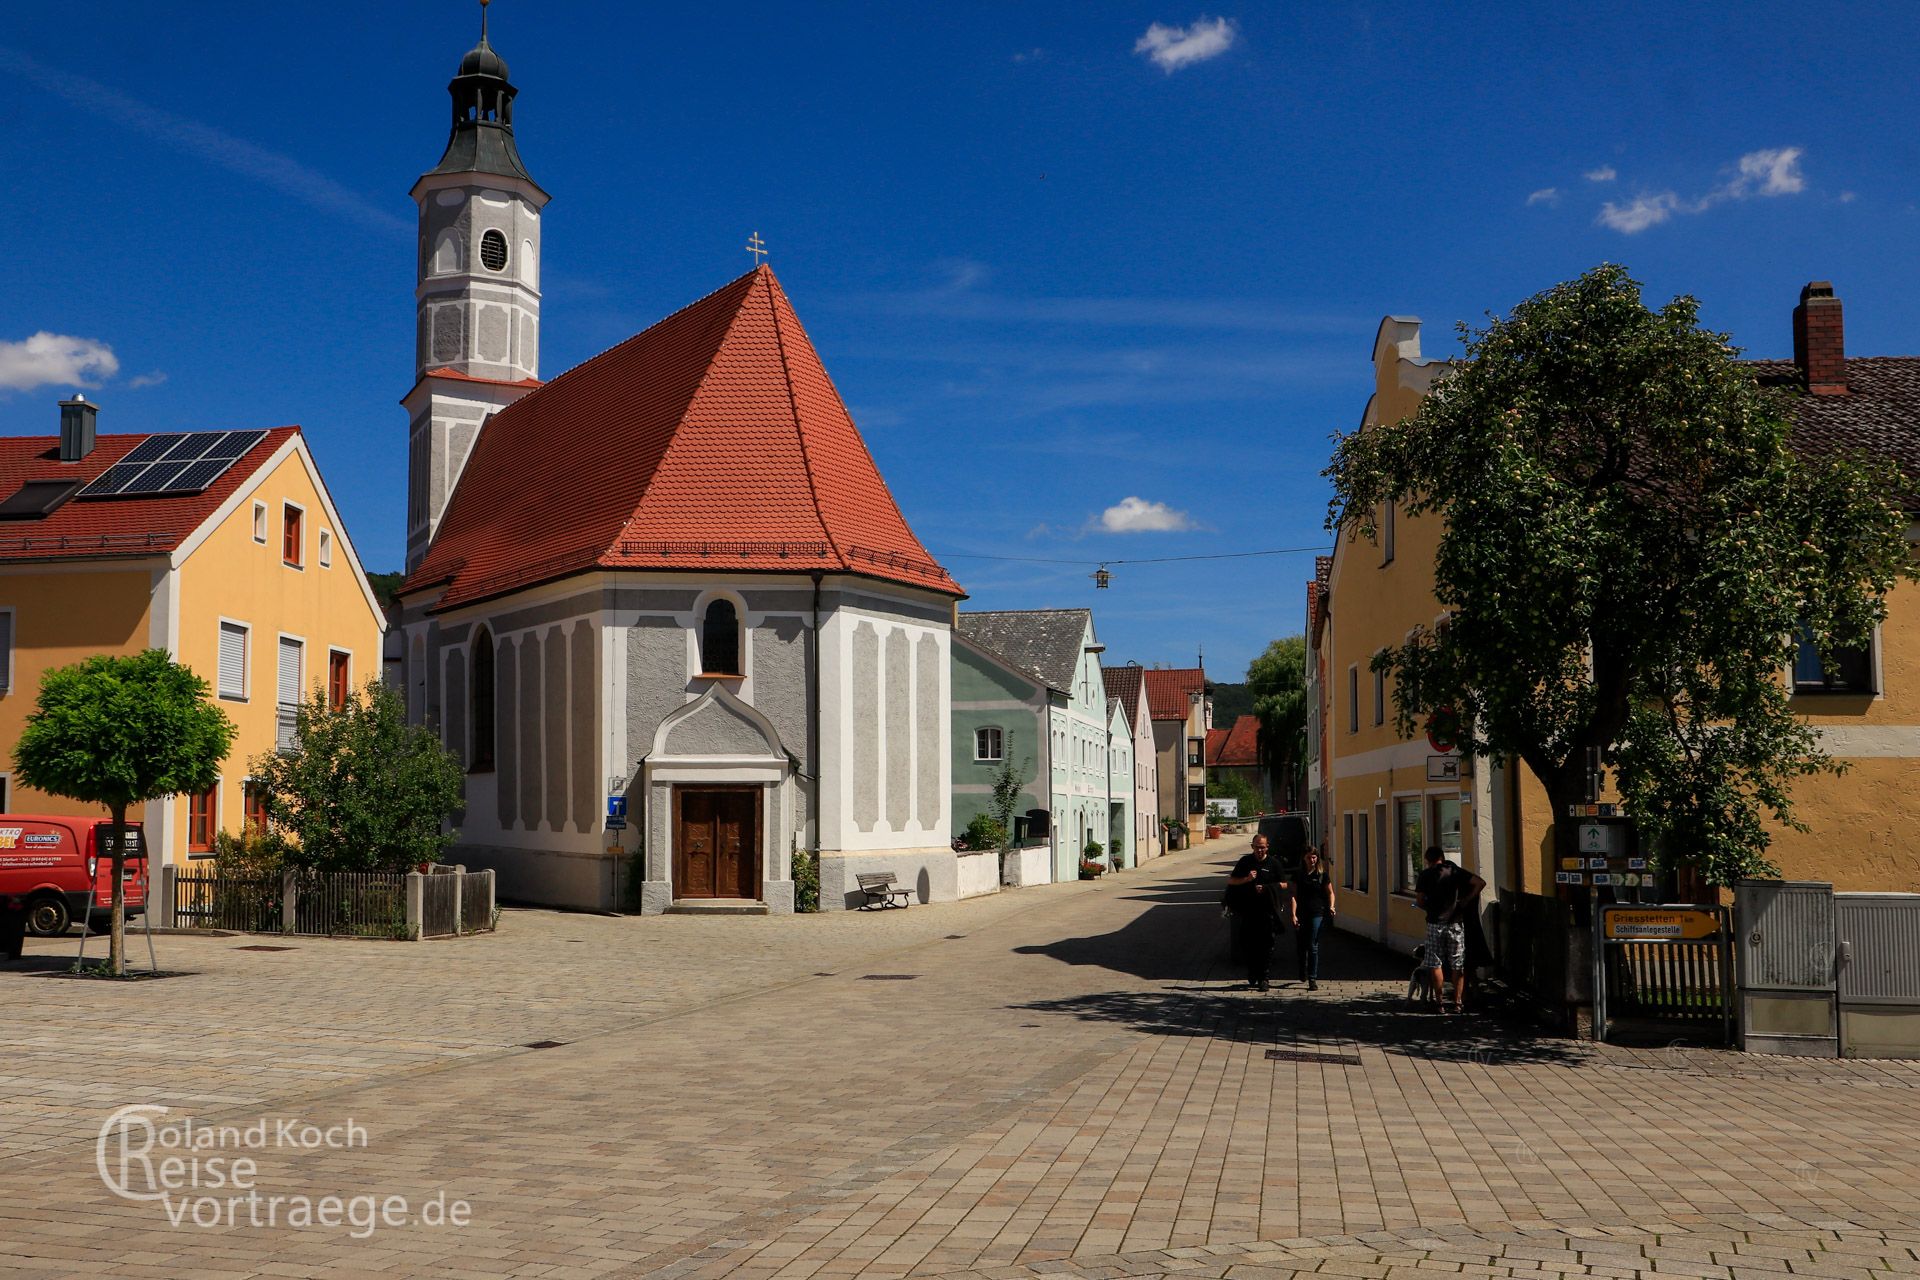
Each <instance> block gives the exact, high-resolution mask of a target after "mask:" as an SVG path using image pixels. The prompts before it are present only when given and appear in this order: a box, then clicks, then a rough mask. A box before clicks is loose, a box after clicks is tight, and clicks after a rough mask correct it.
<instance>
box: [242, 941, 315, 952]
mask: <svg viewBox="0 0 1920 1280" xmlns="http://www.w3.org/2000/svg"><path fill="white" fill-rule="evenodd" d="M299 949H300V948H298V947H270V946H267V945H266V944H265V943H262V942H256V943H254V944H253V945H252V946H250V947H235V948H234V950H235V951H298V950H299Z"/></svg>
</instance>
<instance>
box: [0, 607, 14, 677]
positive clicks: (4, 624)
mask: <svg viewBox="0 0 1920 1280" xmlns="http://www.w3.org/2000/svg"><path fill="white" fill-rule="evenodd" d="M12 692H13V610H11V609H0V695H4V694H9V693H12Z"/></svg>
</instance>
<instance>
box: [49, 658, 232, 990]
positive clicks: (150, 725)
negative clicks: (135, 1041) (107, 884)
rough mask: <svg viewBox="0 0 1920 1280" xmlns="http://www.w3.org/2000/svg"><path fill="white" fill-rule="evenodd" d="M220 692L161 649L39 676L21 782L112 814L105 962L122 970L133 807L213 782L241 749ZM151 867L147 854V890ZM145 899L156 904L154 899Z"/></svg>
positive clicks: (116, 973) (88, 661) (117, 973)
mask: <svg viewBox="0 0 1920 1280" xmlns="http://www.w3.org/2000/svg"><path fill="white" fill-rule="evenodd" d="M212 692H213V690H212V688H211V687H210V686H209V685H208V684H207V682H206V681H205V680H202V679H201V678H200V677H199V676H197V675H195V674H194V673H193V671H192V669H191V668H188V667H185V666H182V665H181V664H180V663H177V662H175V661H173V660H172V659H171V658H169V657H168V656H167V655H166V653H165V652H164V651H163V650H160V649H149V650H147V651H146V652H145V653H139V654H134V655H132V656H131V657H111V656H106V655H102V656H99V657H93V658H88V659H86V660H85V661H84V662H78V663H75V664H74V665H72V666H70V667H60V668H58V669H57V670H53V671H49V672H47V673H46V674H45V675H44V676H42V677H41V678H40V697H39V701H38V703H37V705H36V709H35V710H34V712H33V714H31V715H30V716H28V717H27V725H26V728H25V730H23V731H22V732H21V734H20V741H19V743H18V744H17V745H16V746H15V747H14V752H13V762H14V763H13V767H14V774H15V777H16V778H17V779H18V781H19V782H20V783H22V784H23V785H25V786H29V787H32V788H33V789H34V790H36V791H44V792H46V793H47V794H48V795H56V796H65V797H66V798H67V799H69V800H78V801H80V802H81V803H82V804H97V805H101V806H103V807H104V808H105V809H106V810H107V813H108V814H109V815H110V816H111V817H112V819H113V827H112V840H113V846H112V857H113V872H112V874H113V924H112V940H111V942H110V943H109V945H108V951H107V963H108V966H109V968H110V969H111V971H112V972H113V974H114V976H115V977H119V976H121V975H123V974H125V973H126V971H127V949H126V938H127V913H126V886H125V884H124V883H123V881H124V875H123V873H124V870H125V867H126V849H127V810H129V809H131V808H132V807H133V806H135V805H138V804H145V803H146V802H147V801H149V800H160V799H164V798H166V797H168V796H174V795H180V794H182V793H189V794H191V793H196V792H201V791H205V790H207V789H208V788H209V787H211V786H213V784H214V781H215V779H216V778H218V777H219V773H220V762H221V761H223V760H225V759H226V758H227V752H229V751H230V750H232V749H233V735H234V728H233V722H232V721H231V720H229V719H227V717H226V713H225V712H223V711H221V710H220V708H219V707H217V706H215V705H214V703H213V700H212V698H211V696H210V695H211V694H212ZM162 856H164V851H163V854H162ZM151 869H152V868H151V859H149V875H148V878H147V892H148V894H149V896H151V895H152V893H153V877H152V875H151ZM147 909H148V910H152V909H153V907H152V903H151V902H149V903H148V907H147ZM82 926H83V927H84V926H85V922H84V921H82Z"/></svg>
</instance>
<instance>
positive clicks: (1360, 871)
mask: <svg viewBox="0 0 1920 1280" xmlns="http://www.w3.org/2000/svg"><path fill="white" fill-rule="evenodd" d="M1353 828H1354V834H1355V835H1357V836H1359V837H1360V845H1359V851H1358V857H1357V858H1356V859H1355V861H1357V862H1358V863H1359V864H1360V865H1359V866H1358V867H1356V868H1355V869H1354V874H1355V877H1356V878H1357V879H1358V881H1359V889H1360V892H1362V893H1367V892H1369V889H1368V886H1369V885H1371V884H1372V883H1373V855H1372V854H1370V853H1368V852H1367V815H1366V814H1364V813H1363V814H1360V815H1359V821H1357V822H1355V823H1354V824H1353Z"/></svg>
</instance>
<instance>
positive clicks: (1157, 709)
mask: <svg viewBox="0 0 1920 1280" xmlns="http://www.w3.org/2000/svg"><path fill="white" fill-rule="evenodd" d="M1142 678H1143V679H1144V680H1145V681H1146V685H1147V707H1148V709H1149V710H1150V711H1151V712H1152V713H1153V718H1154V719H1155V720H1185V719H1186V718H1187V709H1188V702H1187V699H1188V698H1190V697H1192V696H1193V695H1194V694H1196V693H1205V692H1206V689H1207V673H1206V672H1205V671H1204V670H1202V669H1201V668H1199V667H1151V668H1149V669H1148V670H1147V672H1146V673H1145V675H1144V676H1143V677H1142Z"/></svg>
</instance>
